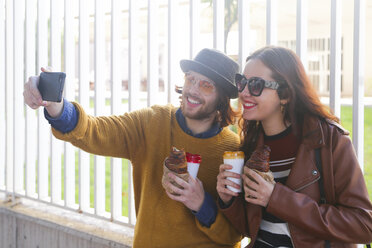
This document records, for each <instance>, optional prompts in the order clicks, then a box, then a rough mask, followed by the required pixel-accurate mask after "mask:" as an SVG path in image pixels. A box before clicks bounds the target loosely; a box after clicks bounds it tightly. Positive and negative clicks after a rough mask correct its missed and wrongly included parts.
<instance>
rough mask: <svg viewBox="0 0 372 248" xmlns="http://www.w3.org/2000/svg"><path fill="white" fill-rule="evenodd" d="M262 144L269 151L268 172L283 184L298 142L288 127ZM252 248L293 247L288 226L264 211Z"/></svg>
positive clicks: (294, 157) (292, 161) (293, 158)
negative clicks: (266, 146)
mask: <svg viewBox="0 0 372 248" xmlns="http://www.w3.org/2000/svg"><path fill="white" fill-rule="evenodd" d="M264 143H265V145H268V146H269V147H270V149H271V153H270V170H271V172H272V173H273V175H274V179H275V182H277V183H281V184H285V183H286V181H287V178H288V175H289V173H290V172H291V167H292V165H293V163H294V161H295V159H296V153H297V149H298V146H299V144H300V141H299V140H298V138H296V136H295V135H294V134H293V132H292V130H291V127H289V128H287V129H286V130H284V131H283V132H281V133H279V134H277V135H274V136H265V138H264ZM254 247H255V248H261V247H293V245H292V241H291V235H290V233H289V229H288V224H287V223H286V222H285V221H283V220H281V219H279V218H277V217H275V216H274V215H271V214H269V213H267V212H266V211H265V210H264V211H263V215H262V220H261V224H260V230H259V232H258V236H257V240H256V242H255V244H254Z"/></svg>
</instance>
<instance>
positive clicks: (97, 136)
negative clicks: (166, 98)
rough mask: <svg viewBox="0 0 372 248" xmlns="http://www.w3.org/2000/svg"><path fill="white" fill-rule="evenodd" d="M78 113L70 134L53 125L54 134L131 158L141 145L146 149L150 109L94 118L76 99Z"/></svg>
mask: <svg viewBox="0 0 372 248" xmlns="http://www.w3.org/2000/svg"><path fill="white" fill-rule="evenodd" d="M73 104H74V106H75V108H76V109H77V111H78V113H79V119H78V123H77V125H76V127H75V128H74V129H73V130H72V131H71V132H68V133H65V134H64V133H62V132H60V131H58V130H56V129H54V128H52V132H53V135H54V136H55V137H56V138H58V139H61V140H64V141H68V142H71V143H72V144H73V145H74V146H77V147H79V148H81V149H83V150H84V151H86V152H89V153H93V154H98V155H103V156H113V157H121V158H128V159H131V158H132V157H133V156H135V154H136V152H137V151H138V149H139V148H143V146H144V143H145V142H144V140H145V137H144V136H145V132H144V129H145V128H147V127H146V123H147V125H149V115H150V114H149V113H150V112H149V111H147V110H146V109H145V110H139V111H134V112H130V113H126V114H124V115H120V116H100V117H94V116H90V115H88V114H86V112H85V111H84V109H83V108H82V107H81V105H79V104H78V103H76V102H73Z"/></svg>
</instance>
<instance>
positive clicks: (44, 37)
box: [36, 0, 50, 200]
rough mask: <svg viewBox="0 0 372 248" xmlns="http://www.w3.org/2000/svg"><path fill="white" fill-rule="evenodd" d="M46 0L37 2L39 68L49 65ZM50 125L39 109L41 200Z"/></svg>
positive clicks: (45, 190)
mask: <svg viewBox="0 0 372 248" xmlns="http://www.w3.org/2000/svg"><path fill="white" fill-rule="evenodd" d="M46 6H47V1H46V0H38V2H37V55H36V56H37V65H38V66H37V70H38V71H40V67H42V66H43V67H45V66H48V15H47V14H48V9H47V8H46ZM49 142H50V126H49V124H48V122H47V121H46V120H45V118H44V109H43V108H39V110H38V147H37V149H38V154H37V161H38V167H37V170H38V175H37V179H38V180H37V189H38V197H39V199H40V200H46V198H47V197H48V188H49V185H48V170H49V168H48V159H49V154H50V147H49Z"/></svg>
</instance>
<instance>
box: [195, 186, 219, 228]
mask: <svg viewBox="0 0 372 248" xmlns="http://www.w3.org/2000/svg"><path fill="white" fill-rule="evenodd" d="M191 212H192V213H193V214H194V215H195V217H196V218H197V219H198V221H199V222H200V224H202V225H203V226H206V227H210V226H211V225H212V224H213V223H214V222H215V221H216V216H217V205H216V203H215V202H214V200H213V198H212V196H211V195H210V194H209V193H207V192H205V193H204V201H203V204H202V206H201V208H200V210H199V211H198V212H196V211H191Z"/></svg>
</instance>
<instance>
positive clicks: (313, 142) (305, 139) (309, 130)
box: [302, 115, 325, 149]
mask: <svg viewBox="0 0 372 248" xmlns="http://www.w3.org/2000/svg"><path fill="white" fill-rule="evenodd" d="M324 131H325V130H324V128H323V127H322V123H321V121H320V120H319V119H318V118H315V117H311V116H308V115H306V116H305V118H304V122H303V125H302V143H303V144H304V145H306V146H308V147H309V148H310V149H316V148H320V147H322V146H323V145H324V144H325V143H324Z"/></svg>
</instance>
